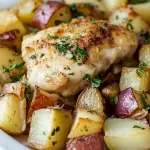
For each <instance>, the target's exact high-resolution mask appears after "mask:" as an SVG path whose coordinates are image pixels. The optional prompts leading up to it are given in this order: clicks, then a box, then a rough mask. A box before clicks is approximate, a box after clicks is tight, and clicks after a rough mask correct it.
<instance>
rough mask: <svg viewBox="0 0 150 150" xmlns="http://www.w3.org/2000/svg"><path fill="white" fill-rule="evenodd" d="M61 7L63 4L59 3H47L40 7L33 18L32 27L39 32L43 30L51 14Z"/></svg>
mask: <svg viewBox="0 0 150 150" xmlns="http://www.w3.org/2000/svg"><path fill="white" fill-rule="evenodd" d="M63 6H65V4H64V3H62V2H59V1H48V2H47V4H43V5H41V6H40V7H39V8H38V9H37V11H36V13H35V15H34V17H33V26H34V27H36V28H39V29H41V30H42V29H45V28H46V25H47V23H48V21H49V19H50V18H51V16H52V15H53V13H54V12H55V11H56V10H57V9H59V8H61V7H63Z"/></svg>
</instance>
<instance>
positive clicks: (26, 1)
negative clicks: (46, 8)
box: [16, 0, 43, 25]
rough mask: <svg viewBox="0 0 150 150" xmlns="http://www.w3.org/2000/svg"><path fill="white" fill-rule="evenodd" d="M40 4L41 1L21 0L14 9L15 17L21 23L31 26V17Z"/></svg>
mask: <svg viewBox="0 0 150 150" xmlns="http://www.w3.org/2000/svg"><path fill="white" fill-rule="evenodd" d="M42 3H43V1H42V0H23V1H22V2H21V3H19V5H18V6H17V7H16V10H17V16H18V17H19V19H20V20H21V21H22V22H23V23H25V24H30V25H32V21H33V16H34V15H35V12H36V10H37V9H38V7H39V6H40V5H42Z"/></svg>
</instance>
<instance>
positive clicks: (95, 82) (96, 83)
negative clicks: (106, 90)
mask: <svg viewBox="0 0 150 150" xmlns="http://www.w3.org/2000/svg"><path fill="white" fill-rule="evenodd" d="M101 82H102V81H101V79H100V78H99V77H98V76H96V77H95V78H94V79H93V80H92V87H93V88H98V87H99V86H100V85H101Z"/></svg>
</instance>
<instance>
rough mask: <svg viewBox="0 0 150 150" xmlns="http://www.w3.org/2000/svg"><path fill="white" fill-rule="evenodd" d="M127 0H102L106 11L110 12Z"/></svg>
mask: <svg viewBox="0 0 150 150" xmlns="http://www.w3.org/2000/svg"><path fill="white" fill-rule="evenodd" d="M127 2H128V0H102V3H103V4H104V5H105V7H106V9H107V11H108V12H109V13H110V12H112V11H113V10H114V9H116V8H118V7H119V6H121V5H124V4H127Z"/></svg>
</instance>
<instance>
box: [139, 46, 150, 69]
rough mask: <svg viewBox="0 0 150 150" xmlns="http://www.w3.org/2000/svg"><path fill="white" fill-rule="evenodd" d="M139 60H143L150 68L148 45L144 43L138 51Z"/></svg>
mask: <svg viewBox="0 0 150 150" xmlns="http://www.w3.org/2000/svg"><path fill="white" fill-rule="evenodd" d="M139 61H140V62H145V63H146V64H147V67H148V68H150V45H149V44H148V45H144V46H143V47H142V48H141V49H140V51H139Z"/></svg>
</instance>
